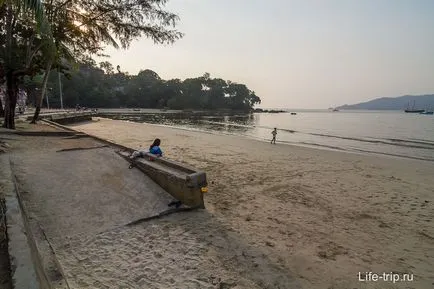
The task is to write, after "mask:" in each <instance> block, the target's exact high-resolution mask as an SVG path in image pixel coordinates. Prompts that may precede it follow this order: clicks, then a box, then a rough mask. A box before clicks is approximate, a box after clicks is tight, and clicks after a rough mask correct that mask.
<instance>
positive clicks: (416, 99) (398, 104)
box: [337, 94, 434, 110]
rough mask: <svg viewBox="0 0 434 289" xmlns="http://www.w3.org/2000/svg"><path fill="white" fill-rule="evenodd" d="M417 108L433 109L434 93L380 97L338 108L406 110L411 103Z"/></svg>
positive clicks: (411, 105)
mask: <svg viewBox="0 0 434 289" xmlns="http://www.w3.org/2000/svg"><path fill="white" fill-rule="evenodd" d="M413 103H414V104H415V105H414V108H415V109H433V108H434V94H426V95H404V96H398V97H380V98H376V99H374V100H370V101H367V102H361V103H356V104H351V105H348V104H345V105H342V106H339V107H337V108H338V109H367V110H404V109H406V108H407V107H408V106H409V105H410V108H412V107H413Z"/></svg>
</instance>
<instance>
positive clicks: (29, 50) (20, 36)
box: [0, 0, 54, 129]
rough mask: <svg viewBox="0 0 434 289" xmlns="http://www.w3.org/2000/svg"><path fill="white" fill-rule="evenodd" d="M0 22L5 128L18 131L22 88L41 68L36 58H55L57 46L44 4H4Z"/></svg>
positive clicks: (6, 0)
mask: <svg viewBox="0 0 434 289" xmlns="http://www.w3.org/2000/svg"><path fill="white" fill-rule="evenodd" d="M0 18H1V19H2V21H1V24H0V28H1V30H3V31H4V32H5V37H4V38H3V40H2V42H3V43H1V44H2V45H1V50H0V66H1V68H2V69H0V73H2V75H0V79H4V80H5V81H6V93H5V111H4V115H5V117H4V124H3V127H5V128H9V129H15V107H16V103H17V93H18V84H19V82H20V80H22V78H23V77H24V76H26V75H34V74H35V73H36V72H37V70H38V69H39V68H40V65H39V63H37V62H36V58H38V61H40V60H41V59H44V58H46V59H51V58H53V55H54V53H53V51H54V50H53V47H54V45H53V44H54V42H53V38H52V33H51V28H50V25H49V23H48V20H47V18H46V17H45V13H44V7H43V3H42V1H40V0H22V1H18V0H0ZM33 31H36V32H37V33H33Z"/></svg>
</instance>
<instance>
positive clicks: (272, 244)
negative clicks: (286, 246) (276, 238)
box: [265, 241, 275, 247]
mask: <svg viewBox="0 0 434 289" xmlns="http://www.w3.org/2000/svg"><path fill="white" fill-rule="evenodd" d="M265 245H267V246H268V247H274V246H275V245H274V243H272V242H270V241H266V242H265Z"/></svg>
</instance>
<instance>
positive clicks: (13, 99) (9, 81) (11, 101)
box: [3, 72, 18, 129]
mask: <svg viewBox="0 0 434 289" xmlns="http://www.w3.org/2000/svg"><path fill="white" fill-rule="evenodd" d="M17 94H18V79H17V77H16V76H14V75H13V74H12V72H9V73H8V74H6V95H5V122H4V124H3V127H5V128H8V129H15V107H16V106H17Z"/></svg>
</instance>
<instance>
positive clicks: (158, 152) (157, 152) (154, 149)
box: [149, 146, 163, 156]
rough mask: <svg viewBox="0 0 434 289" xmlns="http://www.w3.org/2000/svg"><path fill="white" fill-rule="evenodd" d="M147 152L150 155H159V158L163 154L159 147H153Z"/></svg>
mask: <svg viewBox="0 0 434 289" xmlns="http://www.w3.org/2000/svg"><path fill="white" fill-rule="evenodd" d="M149 152H150V153H151V154H153V155H157V156H158V155H160V156H162V155H163V152H162V151H161V149H160V147H159V146H153V147H152V148H151V149H150V150H149Z"/></svg>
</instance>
